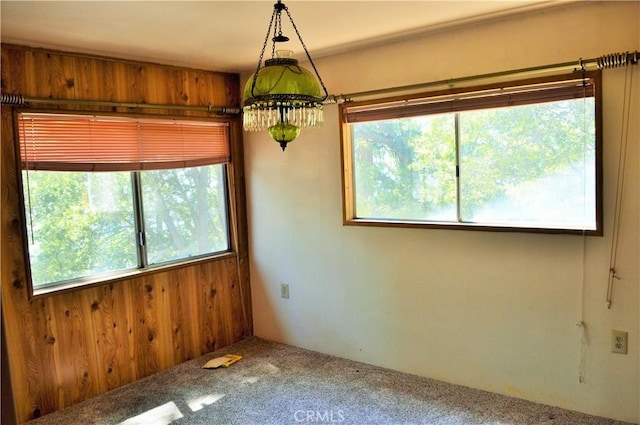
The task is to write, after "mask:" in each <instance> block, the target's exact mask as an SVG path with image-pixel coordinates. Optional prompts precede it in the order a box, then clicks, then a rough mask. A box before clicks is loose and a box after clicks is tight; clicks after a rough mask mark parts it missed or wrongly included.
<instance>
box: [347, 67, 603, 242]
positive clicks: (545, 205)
mask: <svg viewBox="0 0 640 425" xmlns="http://www.w3.org/2000/svg"><path fill="white" fill-rule="evenodd" d="M600 111H601V108H600V74H599V73H586V74H585V76H584V78H582V75H581V74H572V75H570V76H566V75H565V76H556V77H549V78H541V79H535V80H528V81H519V82H512V83H509V84H502V85H500V86H484V87H480V88H478V87H476V88H468V89H456V90H448V91H443V92H438V93H431V94H429V95H419V96H406V97H402V98H394V99H383V100H378V101H370V102H357V103H356V102H354V103H351V102H347V103H344V104H343V105H342V106H341V111H340V112H341V120H342V122H343V125H342V132H343V134H342V140H343V146H342V148H343V159H344V161H343V164H344V178H343V185H344V197H345V199H344V206H345V207H344V213H345V223H346V224H358V225H385V226H394V225H397V226H428V227H446V228H456V229H482V230H513V231H532V232H549V233H583V232H584V233H586V234H590V235H599V234H602V229H601V223H602V220H601V211H602V208H601V193H600V192H601V186H602V185H601V183H600V182H601V172H602V171H601V162H602V159H601V141H600V139H601V136H600V133H601V131H600V122H601V119H600V115H601V112H600Z"/></svg>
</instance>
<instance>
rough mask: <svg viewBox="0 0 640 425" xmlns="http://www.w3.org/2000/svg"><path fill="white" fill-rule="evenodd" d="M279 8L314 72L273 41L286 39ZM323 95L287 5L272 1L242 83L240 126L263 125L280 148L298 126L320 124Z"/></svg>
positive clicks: (252, 128) (258, 127)
mask: <svg viewBox="0 0 640 425" xmlns="http://www.w3.org/2000/svg"><path fill="white" fill-rule="evenodd" d="M283 10H284V11H285V12H286V13H287V16H288V17H289V21H290V22H291V26H293V29H294V30H295V32H296V35H297V36H298V39H299V40H300V44H301V45H302V48H303V49H304V52H305V53H306V55H307V58H308V59H309V63H310V64H311V66H312V67H313V71H314V72H315V76H314V75H313V74H312V73H311V72H309V71H308V70H306V69H304V68H302V67H301V66H299V65H298V60H297V59H294V58H293V57H292V55H293V52H292V51H291V50H280V49H276V43H284V42H287V41H289V37H287V36H285V35H283V34H282V19H281V14H282V11H283ZM272 28H273V37H272V39H271V40H272V48H271V59H267V60H265V61H264V66H262V58H263V56H264V52H265V50H266V48H267V44H268V42H269V34H270V33H271V29H272ZM316 77H317V79H316ZM321 86H322V90H321V88H320V87H321ZM323 92H324V93H323ZM327 97H329V94H328V92H327V89H326V87H325V86H324V83H323V82H322V79H321V78H320V75H319V74H318V70H317V69H316V66H315V65H314V63H313V60H312V59H311V56H310V55H309V52H308V51H307V47H306V46H305V44H304V42H303V41H302V37H301V36H300V32H298V28H297V27H296V24H295V23H294V22H293V18H292V17H291V14H290V13H289V9H288V8H287V6H285V4H284V3H282V1H281V0H278V2H277V3H275V4H274V5H273V14H272V15H271V21H270V22H269V28H268V29H267V36H266V37H265V39H264V44H263V46H262V51H261V52H260V58H259V59H258V67H257V68H256V72H255V73H254V74H253V75H252V76H251V78H249V80H248V81H247V84H246V85H245V87H244V105H243V106H244V107H243V124H244V129H245V130H247V131H260V130H265V129H267V130H268V132H269V135H270V136H271V137H272V138H273V139H274V140H275V141H276V142H278V143H280V147H281V148H282V150H283V151H284V150H285V148H286V147H287V143H289V142H291V141H293V140H294V139H295V138H296V137H298V135H299V134H300V128H302V127H320V126H322V123H323V117H322V103H323V102H324V101H325V100H326V99H327Z"/></svg>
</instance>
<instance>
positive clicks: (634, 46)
mask: <svg viewBox="0 0 640 425" xmlns="http://www.w3.org/2000/svg"><path fill="white" fill-rule="evenodd" d="M390 7H391V6H390ZM639 27H640V3H638V2H603V3H588V4H587V3H583V4H569V5H564V6H559V7H557V8H553V9H550V10H546V11H543V12H538V13H535V14H531V15H528V16H526V17H519V18H510V19H503V20H500V21H495V22H489V23H484V24H475V25H472V26H468V27H464V28H460V29H458V30H449V31H446V32H440V33H436V34H430V35H426V36H424V37H421V38H415V39H411V40H406V41H404V42H401V43H395V44H389V45H383V46H378V47H376V48H370V49H367V50H361V51H355V52H351V53H349V54H344V55H337V56H333V57H325V58H319V59H316V65H317V66H318V69H319V71H320V73H321V75H322V77H323V80H324V81H325V83H326V85H327V87H328V88H329V91H330V92H331V93H333V94H339V93H349V92H356V91H361V90H371V89H379V88H385V87H393V86H400V85H407V84H415V83H420V82H428V81H435V80H441V79H445V78H452V77H461V76H468V75H476V74H481V73H487V72H494V71H504V70H510V69H517V68H524V67H529V66H538V65H545V64H551V63H557V62H566V61H571V60H577V59H578V58H581V57H582V58H593V57H597V56H601V55H603V54H608V53H613V52H619V51H627V50H628V51H634V50H640V35H639ZM300 30H301V32H302V35H303V36H304V28H301V29H300ZM339 30H340V29H339V28H331V25H330V24H328V25H327V31H339ZM309 47H310V49H311V53H312V55H313V46H309ZM638 68H639V67H634V68H633V73H634V87H635V89H634V92H633V97H632V105H633V108H634V109H633V111H632V114H631V117H632V118H631V123H630V126H629V145H628V150H629V154H628V158H627V174H626V183H625V187H624V204H623V205H624V211H623V213H622V224H621V235H620V240H619V252H618V257H617V258H618V262H617V269H618V274H619V275H620V276H621V278H622V279H621V280H620V281H616V286H615V291H614V300H613V306H612V308H611V309H607V308H606V306H605V296H606V287H607V277H608V267H609V257H610V246H611V239H612V223H613V212H614V208H613V206H614V204H615V181H616V175H617V162H618V152H619V149H620V145H621V129H620V127H621V122H622V113H621V109H622V104H623V87H624V81H625V70H624V69H615V70H607V71H605V73H604V84H603V86H604V93H605V94H604V102H605V104H604V163H605V167H604V173H605V175H604V201H605V202H604V204H605V209H604V214H605V227H604V231H605V235H604V237H589V238H586V239H583V237H581V236H573V235H542V234H521V233H491V232H479V231H455V230H419V229H393V228H371V227H366V228H365V227H352V226H343V225H342V199H341V183H340V178H341V168H340V140H339V138H340V134H339V123H338V113H337V107H336V106H328V107H327V108H326V118H325V126H324V127H323V128H321V129H311V130H303V133H302V135H301V136H300V137H299V139H298V140H296V141H295V142H293V143H292V144H291V145H290V146H289V147H288V148H287V151H286V152H285V153H282V152H281V150H280V148H279V146H278V145H277V144H276V143H275V142H273V141H271V140H270V139H269V138H268V136H267V135H266V133H260V134H255V133H245V151H246V165H247V190H248V208H249V232H250V246H251V281H252V291H253V293H252V298H253V314H254V326H255V334H256V335H258V336H260V337H263V338H267V339H271V340H275V341H280V342H285V343H289V344H293V345H297V346H301V347H305V348H309V349H312V350H317V351H320V352H324V353H330V354H334V355H338V356H342V357H346V358H350V359H355V360H359V361H363V362H367V363H372V364H376V365H380V366H384V367H389V368H392V369H397V370H401V371H404V372H409V373H413V374H417V375H422V376H427V377H431V378H435V379H439V380H443V381H447V382H452V383H456V384H461V385H466V386H470V387H474V388H480V389H485V390H489V391H494V392H497V393H501V394H506V395H510V396H515V397H520V398H523V399H527V400H533V401H536V402H541V403H547V404H551V405H556V406H561V407H564V408H568V409H572V410H578V411H582V412H586V413H590V414H595V415H601V416H606V417H610V418H615V419H620V420H626V421H634V422H638V421H639V419H640V406H639V398H640V394H639V389H638V387H639V385H638V382H639V377H640V370H639V363H640V356H639V351H640V350H639V348H640V344H639V343H638V337H639V332H638V330H639V323H640V320H639V319H640V315H639V306H640V304H639V300H640V296H639V286H640V278H639V274H640V273H639V261H638V259H639V258H640V248H639V244H640V234H639V224H640V214H639V206H640V205H639V204H640V201H639V199H640V184H639V182H640V165H639V158H640V143H639V138H640V120H639V118H638V116H639V114H640V89H639V87H640V73H639V71H638ZM281 283H288V284H289V285H290V293H291V297H290V299H288V300H285V299H282V298H280V284H281ZM581 320H584V322H585V323H586V325H587V330H588V337H589V338H588V346H587V350H586V381H585V382H584V383H579V382H578V368H579V363H580V353H581V343H580V339H581V331H580V329H579V328H578V327H576V324H577V323H578V322H579V321H581ZM612 329H620V330H626V331H628V332H629V338H630V350H629V354H628V355H620V354H612V353H610V337H611V330H612Z"/></svg>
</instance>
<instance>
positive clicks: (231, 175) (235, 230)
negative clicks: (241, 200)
mask: <svg viewBox="0 0 640 425" xmlns="http://www.w3.org/2000/svg"><path fill="white" fill-rule="evenodd" d="M228 171H229V168H227V175H228V178H229V181H230V183H231V184H230V186H231V190H230V191H231V192H232V193H233V195H232V196H233V199H231V208H230V209H231V231H232V232H233V240H234V243H235V245H236V246H235V250H236V270H237V272H238V290H239V292H240V305H241V307H242V320H243V322H244V326H245V329H246V331H247V333H249V334H251V326H249V318H248V315H247V308H246V306H245V297H244V290H243V285H244V284H243V282H242V268H241V267H240V249H239V248H240V241H239V239H238V211H237V202H236V201H237V198H236V182H235V170H231V172H228Z"/></svg>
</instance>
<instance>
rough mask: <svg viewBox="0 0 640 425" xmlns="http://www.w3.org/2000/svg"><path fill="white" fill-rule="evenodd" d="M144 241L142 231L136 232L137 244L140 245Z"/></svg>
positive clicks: (142, 244)
mask: <svg viewBox="0 0 640 425" xmlns="http://www.w3.org/2000/svg"><path fill="white" fill-rule="evenodd" d="M144 243H145V238H144V232H138V244H139V245H140V246H144Z"/></svg>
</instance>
